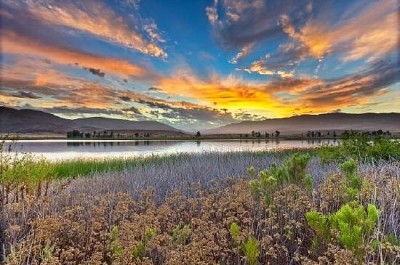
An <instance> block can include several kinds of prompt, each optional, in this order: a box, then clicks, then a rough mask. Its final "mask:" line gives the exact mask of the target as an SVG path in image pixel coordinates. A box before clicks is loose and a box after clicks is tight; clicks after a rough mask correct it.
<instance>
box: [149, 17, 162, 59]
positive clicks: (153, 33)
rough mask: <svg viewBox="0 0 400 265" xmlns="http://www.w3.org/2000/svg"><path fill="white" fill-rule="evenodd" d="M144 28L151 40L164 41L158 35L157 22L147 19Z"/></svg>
mask: <svg viewBox="0 0 400 265" xmlns="http://www.w3.org/2000/svg"><path fill="white" fill-rule="evenodd" d="M143 28H144V30H145V31H146V32H147V34H148V35H149V37H150V38H151V40H153V41H157V42H165V39H164V38H163V37H162V36H161V35H160V33H159V32H158V26H157V24H156V23H155V22H154V21H153V20H151V21H149V23H148V24H145V25H144V27H143ZM166 56H167V54H165V55H164V56H163V57H166Z"/></svg>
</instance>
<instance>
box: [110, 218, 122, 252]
mask: <svg viewBox="0 0 400 265" xmlns="http://www.w3.org/2000/svg"><path fill="white" fill-rule="evenodd" d="M111 254H112V256H113V258H114V259H117V260H118V259H121V258H122V257H123V254H124V253H123V248H122V246H121V242H120V240H119V228H118V226H114V227H113V228H112V229H111Z"/></svg>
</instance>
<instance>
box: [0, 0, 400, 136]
mask: <svg viewBox="0 0 400 265" xmlns="http://www.w3.org/2000/svg"><path fill="white" fill-rule="evenodd" d="M399 3H400V2H399V1H397V0H358V1H350V0H325V1H319V0H318V1H317V0H314V1H313V0H296V1H292V0H279V1H272V0H192V1H184V0H141V1H139V0H110V1H106V0H104V1H102V0H85V1H74V0H2V3H1V7H0V15H1V24H0V34H1V37H0V44H1V55H0V62H1V69H0V77H1V88H0V105H4V106H8V107H15V108H29V109H36V110H41V111H46V112H50V113H53V114H55V115H58V116H61V117H64V118H69V119H73V118H82V117H94V116H96V117H98V116H101V117H109V118H119V119H130V120H156V121H159V122H163V123H165V124H169V125H172V126H174V127H176V128H179V129H183V130H189V131H190V130H193V131H195V130H201V129H207V128H214V127H218V126H221V125H225V124H229V123H237V122H240V121H243V120H264V119H268V118H279V117H289V116H294V115H302V114H320V113H332V112H346V113H365V112H400V63H399V47H400V44H399V28H398V27H399V15H398V11H399V8H400V7H399Z"/></svg>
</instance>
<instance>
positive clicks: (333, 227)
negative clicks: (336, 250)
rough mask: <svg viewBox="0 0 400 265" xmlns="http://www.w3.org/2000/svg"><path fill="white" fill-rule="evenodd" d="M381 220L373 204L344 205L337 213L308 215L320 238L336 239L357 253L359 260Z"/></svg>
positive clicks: (309, 223) (314, 212) (311, 225)
mask: <svg viewBox="0 0 400 265" xmlns="http://www.w3.org/2000/svg"><path fill="white" fill-rule="evenodd" d="M378 218H379V210H378V209H377V208H376V206H375V205H373V204H368V206H367V208H366V209H365V208H364V206H362V205H359V204H358V203H357V202H352V203H347V204H345V205H343V206H342V207H341V208H340V209H339V210H338V211H337V212H336V213H334V214H331V215H324V214H321V213H317V212H316V211H311V212H308V213H307V214H306V220H307V223H308V225H309V226H310V227H311V228H312V229H313V230H314V232H315V234H316V236H317V237H318V238H322V239H326V240H323V242H325V243H328V242H329V238H330V237H331V236H332V237H336V239H337V240H338V241H339V242H340V243H341V245H342V246H343V247H345V248H346V249H349V250H351V251H353V253H355V255H356V256H357V257H359V258H361V257H362V255H363V249H364V247H365V246H366V245H367V244H368V240H369V238H370V237H371V235H372V232H373V229H374V227H375V226H376V224H377V222H378Z"/></svg>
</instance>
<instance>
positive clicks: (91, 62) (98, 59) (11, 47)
mask: <svg viewBox="0 0 400 265" xmlns="http://www.w3.org/2000/svg"><path fill="white" fill-rule="evenodd" d="M0 33H1V35H2V38H1V40H0V42H1V45H2V53H4V54H15V55H19V56H21V55H25V56H34V57H41V58H43V59H46V60H50V61H51V62H55V63H57V64H65V65H75V64H76V63H78V64H79V65H82V66H83V67H86V68H92V69H103V71H106V72H109V73H111V74H114V75H118V76H121V77H130V76H131V77H146V76H151V75H152V74H153V73H152V72H151V71H150V70H148V69H146V68H145V67H143V66H139V65H136V64H133V63H131V62H129V61H127V60H122V59H117V58H112V57H104V56H99V55H95V54H91V53H87V52H83V51H80V50H76V49H72V48H68V47H64V46H57V45H55V44H52V43H49V42H46V41H42V40H39V39H35V38H33V37H32V38H31V36H26V35H24V36H23V35H21V34H18V33H17V32H14V31H12V30H7V29H4V28H1V29H0Z"/></svg>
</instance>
